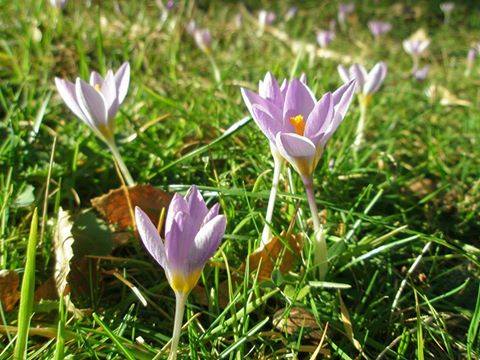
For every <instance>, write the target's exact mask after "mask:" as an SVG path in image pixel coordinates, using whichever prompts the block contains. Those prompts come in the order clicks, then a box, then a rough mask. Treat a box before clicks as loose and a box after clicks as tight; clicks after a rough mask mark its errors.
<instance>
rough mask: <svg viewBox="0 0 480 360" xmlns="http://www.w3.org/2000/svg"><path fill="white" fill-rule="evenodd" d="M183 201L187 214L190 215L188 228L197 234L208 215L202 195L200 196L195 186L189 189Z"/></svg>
mask: <svg viewBox="0 0 480 360" xmlns="http://www.w3.org/2000/svg"><path fill="white" fill-rule="evenodd" d="M185 200H186V201H187V205H188V213H189V215H190V220H189V221H190V224H189V226H190V227H191V228H192V229H194V232H197V231H198V230H199V229H200V225H201V224H202V222H203V220H204V219H205V216H206V215H207V213H208V208H207V205H205V201H204V200H203V197H202V194H200V191H198V188H197V187H196V186H195V185H193V186H192V187H191V188H190V190H189V191H188V194H187V195H186V196H185Z"/></svg>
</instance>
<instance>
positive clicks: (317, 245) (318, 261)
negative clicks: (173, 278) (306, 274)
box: [302, 176, 328, 280]
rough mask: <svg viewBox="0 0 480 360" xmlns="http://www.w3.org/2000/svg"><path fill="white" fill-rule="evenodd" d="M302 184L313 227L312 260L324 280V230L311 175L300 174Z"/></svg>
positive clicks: (326, 253)
mask: <svg viewBox="0 0 480 360" xmlns="http://www.w3.org/2000/svg"><path fill="white" fill-rule="evenodd" d="M302 180H303V184H304V185H305V193H306V195H307V200H308V205H309V206H310V212H311V213H312V221H313V229H314V232H315V233H314V239H315V241H314V243H313V248H314V262H315V265H318V269H319V277H320V280H324V279H325V276H326V275H327V271H328V257H327V255H328V248H327V241H326V239H325V231H324V229H323V226H322V224H321V223H320V218H319V217H318V208H317V203H316V202H315V192H314V190H313V177H312V176H302Z"/></svg>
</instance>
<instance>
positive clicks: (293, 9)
mask: <svg viewBox="0 0 480 360" xmlns="http://www.w3.org/2000/svg"><path fill="white" fill-rule="evenodd" d="M297 12H298V8H297V7H296V6H291V7H290V8H288V10H287V12H286V13H285V21H290V20H292V19H293V18H294V17H295V15H297Z"/></svg>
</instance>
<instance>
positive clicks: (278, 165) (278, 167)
mask: <svg viewBox="0 0 480 360" xmlns="http://www.w3.org/2000/svg"><path fill="white" fill-rule="evenodd" d="M273 163H274V165H273V180H272V187H271V189H270V197H269V199H268V206H267V213H266V215H265V226H264V227H263V232H262V244H261V247H263V246H265V245H266V244H267V243H268V242H269V241H270V239H271V238H272V230H271V228H270V226H271V223H272V217H273V210H274V208H275V200H276V198H277V192H278V183H279V180H280V174H281V172H282V168H283V163H284V160H283V158H282V157H281V156H279V155H275V154H273Z"/></svg>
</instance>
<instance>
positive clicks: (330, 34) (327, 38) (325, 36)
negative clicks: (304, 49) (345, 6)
mask: <svg viewBox="0 0 480 360" xmlns="http://www.w3.org/2000/svg"><path fill="white" fill-rule="evenodd" d="M333 39H335V31H333V30H319V31H318V32H317V43H318V45H320V47H321V48H322V49H324V48H326V47H327V46H328V45H329V44H330V43H331V42H332V41H333Z"/></svg>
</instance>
